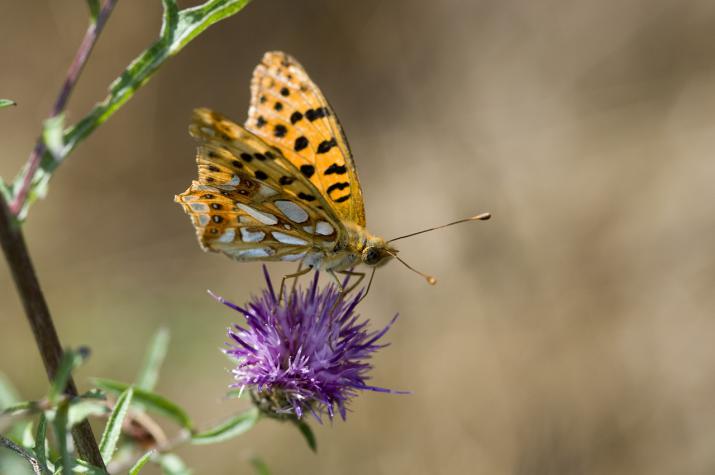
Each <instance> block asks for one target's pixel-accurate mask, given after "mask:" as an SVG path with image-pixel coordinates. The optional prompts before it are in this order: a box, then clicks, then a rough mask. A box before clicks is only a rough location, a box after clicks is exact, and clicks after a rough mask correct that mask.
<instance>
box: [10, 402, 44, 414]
mask: <svg viewBox="0 0 715 475" xmlns="http://www.w3.org/2000/svg"><path fill="white" fill-rule="evenodd" d="M39 409H40V405H39V403H38V402H37V401H22V402H18V403H17V404H13V405H12V406H8V407H6V408H5V409H3V410H2V412H0V414H2V415H10V414H17V413H18V412H35V411H38V410H39Z"/></svg>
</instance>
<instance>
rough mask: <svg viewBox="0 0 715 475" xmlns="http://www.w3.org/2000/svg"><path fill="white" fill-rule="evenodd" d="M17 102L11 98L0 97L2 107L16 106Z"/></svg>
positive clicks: (0, 107) (0, 106)
mask: <svg viewBox="0 0 715 475" xmlns="http://www.w3.org/2000/svg"><path fill="white" fill-rule="evenodd" d="M16 105H17V102H15V101H11V100H10V99H0V109H2V108H3V107H10V106H16Z"/></svg>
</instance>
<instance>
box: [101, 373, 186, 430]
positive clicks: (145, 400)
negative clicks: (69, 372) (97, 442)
mask: <svg viewBox="0 0 715 475" xmlns="http://www.w3.org/2000/svg"><path fill="white" fill-rule="evenodd" d="M93 381H94V384H95V385H96V386H98V387H100V388H102V389H104V390H105V391H107V392H110V393H113V394H119V393H121V392H123V391H126V390H127V388H128V387H129V385H128V384H125V383H120V382H119V381H113V380H111V379H103V378H95V379H94V380H93ZM134 401H135V402H137V403H139V404H142V405H143V406H145V407H146V408H147V409H149V410H152V411H155V412H157V413H159V414H162V415H164V416H166V417H169V418H170V419H173V420H174V421H175V422H176V423H178V424H179V425H180V426H182V427H185V428H187V429H191V428H192V427H193V426H192V423H191V419H190V418H189V415H188V414H187V413H186V411H184V410H183V409H182V408H181V407H179V405H178V404H176V403H174V402H171V401H169V400H168V399H166V398H165V397H163V396H160V395H158V394H156V393H153V392H150V391H145V390H143V389H139V388H134Z"/></svg>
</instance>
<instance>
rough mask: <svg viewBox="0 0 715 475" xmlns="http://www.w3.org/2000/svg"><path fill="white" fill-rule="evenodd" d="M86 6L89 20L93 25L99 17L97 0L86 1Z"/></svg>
mask: <svg viewBox="0 0 715 475" xmlns="http://www.w3.org/2000/svg"><path fill="white" fill-rule="evenodd" d="M87 6H88V7H89V18H90V20H92V23H94V22H95V21H97V16H98V15H99V0H87Z"/></svg>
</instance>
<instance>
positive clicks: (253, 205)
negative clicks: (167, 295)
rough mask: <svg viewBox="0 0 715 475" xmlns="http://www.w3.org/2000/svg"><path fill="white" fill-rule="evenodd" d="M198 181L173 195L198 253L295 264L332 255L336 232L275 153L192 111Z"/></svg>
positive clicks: (311, 192) (317, 199)
mask: <svg viewBox="0 0 715 475" xmlns="http://www.w3.org/2000/svg"><path fill="white" fill-rule="evenodd" d="M190 132H191V134H192V135H193V136H194V137H195V138H196V139H197V140H198V141H199V146H198V150H197V158H196V161H197V163H198V167H199V179H198V181H194V182H193V183H192V185H191V187H189V189H188V190H186V191H185V192H184V193H182V194H181V195H179V196H177V197H176V201H178V202H179V203H181V204H182V205H183V207H184V210H185V211H186V212H187V213H188V214H189V215H190V216H191V218H192V221H193V223H194V226H195V228H196V231H197V235H198V238H199V242H200V243H201V246H202V247H203V248H204V249H209V250H212V251H219V252H223V253H225V254H227V255H229V256H231V257H233V258H235V259H238V260H287V261H289V260H300V259H301V258H302V257H303V256H305V254H306V253H307V252H309V251H310V250H315V249H324V250H330V249H332V248H333V247H334V246H335V244H336V242H338V240H339V239H340V236H341V232H342V229H343V228H342V226H341V224H340V221H339V220H338V219H337V218H336V217H335V216H334V215H332V212H331V210H330V208H329V205H327V203H326V202H325V200H324V199H323V197H322V196H320V193H319V192H318V190H316V189H315V187H314V186H313V185H312V184H311V183H310V182H309V181H308V180H307V179H306V178H305V177H303V176H300V172H298V171H297V170H296V169H295V167H294V166H293V165H292V164H291V163H290V162H288V161H287V160H286V159H285V157H283V156H282V155H281V153H280V151H279V150H277V149H275V148H273V147H270V146H269V145H267V144H265V143H264V142H263V141H262V140H261V139H260V138H258V137H256V136H255V135H253V134H251V133H250V132H248V131H246V130H245V129H243V128H242V127H241V126H239V125H236V124H234V123H233V122H231V121H229V120H228V119H226V118H224V117H223V116H221V115H220V114H217V113H214V112H212V111H209V110H207V109H197V110H196V111H195V113H194V122H193V123H192V126H191V129H190Z"/></svg>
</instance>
